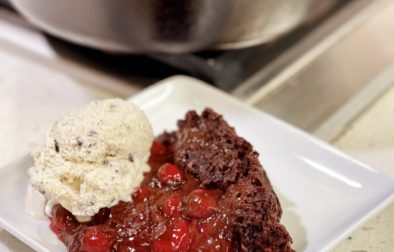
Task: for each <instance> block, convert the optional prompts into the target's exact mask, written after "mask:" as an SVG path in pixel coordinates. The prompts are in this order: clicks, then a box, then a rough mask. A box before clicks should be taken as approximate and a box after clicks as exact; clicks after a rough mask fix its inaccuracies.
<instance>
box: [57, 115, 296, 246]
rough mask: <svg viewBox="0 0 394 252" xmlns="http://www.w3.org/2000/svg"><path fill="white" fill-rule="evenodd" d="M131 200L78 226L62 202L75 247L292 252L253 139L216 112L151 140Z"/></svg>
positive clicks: (65, 230) (63, 230) (64, 235)
mask: <svg viewBox="0 0 394 252" xmlns="http://www.w3.org/2000/svg"><path fill="white" fill-rule="evenodd" d="M149 164H150V166H151V171H150V172H149V173H146V174H145V178H144V180H143V182H142V184H141V186H140V187H139V189H138V190H137V191H136V192H135V193H134V194H133V195H132V197H133V201H131V202H120V203H119V204H118V205H116V206H113V207H111V208H103V209H101V210H100V212H99V213H98V214H96V215H95V216H94V217H93V219H92V220H91V221H90V222H87V223H79V222H77V221H76V220H75V218H74V217H73V216H72V214H71V213H69V212H68V211H67V210H65V209H64V208H62V207H61V206H60V205H56V206H55V207H53V209H52V218H51V228H52V230H53V231H54V232H55V233H56V234H57V235H58V237H59V238H60V239H61V240H62V241H63V242H64V243H65V245H66V246H67V248H68V250H69V251H293V250H292V248H291V238H290V236H289V234H288V232H287V231H286V229H285V227H284V226H283V225H281V224H280V223H279V221H280V217H281V214H282V209H281V207H280V203H279V201H278V197H277V196H276V194H275V192H274V191H273V189H272V186H271V183H270V182H269V179H268V177H267V174H266V172H265V171H264V170H263V169H262V166H261V164H260V163H259V160H258V154H257V152H255V151H254V150H253V147H252V146H251V144H249V143H248V142H247V141H246V140H245V139H243V138H241V137H238V136H237V134H236V132H235V130H234V129H233V128H232V127H230V126H229V125H228V124H227V123H226V122H225V121H224V119H223V118H222V116H220V115H219V114H217V113H215V112H214V111H213V110H211V109H205V110H204V111H203V112H202V114H201V115H198V114H197V113H196V112H195V111H190V112H188V113H187V114H186V117H185V119H184V120H181V121H179V122H178V130H177V131H174V132H169V133H163V134H162V135H161V136H159V137H158V138H157V139H156V140H155V141H154V143H153V146H152V148H151V157H150V159H149Z"/></svg>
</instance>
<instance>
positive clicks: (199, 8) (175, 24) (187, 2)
mask: <svg viewBox="0 0 394 252" xmlns="http://www.w3.org/2000/svg"><path fill="white" fill-rule="evenodd" d="M336 1H337V0H325V1H320V0H11V2H12V3H13V5H14V6H15V7H16V8H17V9H18V10H19V11H20V12H21V13H22V14H23V15H25V16H26V17H27V18H28V19H29V20H30V21H31V22H32V23H34V24H35V25H36V26H38V27H40V28H41V29H43V30H45V31H46V32H48V33H50V34H52V35H55V36H58V37H60V38H63V39H66V40H69V41H72V42H75V43H78V44H82V45H86V46H91V47H95V48H98V49H102V50H106V51H112V52H165V53H184V52H191V51H196V50H201V49H207V48H225V49H229V48H239V47H246V46H251V45H255V44H259V43H263V42H266V41H269V40H272V39H274V38H276V37H277V36H279V35H281V34H283V33H285V32H287V31H289V30H291V29H292V28H294V27H296V26H297V25H299V24H301V23H302V22H304V21H306V20H308V19H310V18H313V16H316V15H318V14H320V13H321V12H324V11H325V10H327V9H328V8H329V7H330V6H332V5H333V3H335V2H336Z"/></svg>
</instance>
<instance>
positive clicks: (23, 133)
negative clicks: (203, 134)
mask: <svg viewBox="0 0 394 252" xmlns="http://www.w3.org/2000/svg"><path fill="white" fill-rule="evenodd" d="M115 3H116V4H115ZM393 44H394V2H392V1H389V0H375V1H369V0H353V1H352V0H348V1H340V0H327V1H324V3H323V1H318V0H300V1H285V0H281V1H272V0H271V1H269V0H264V1H263V0H256V1H241V0H233V1H225V0H223V1H219V0H218V1H208V0H207V1H203V0H201V1H181V0H161V1H159V0H156V1H154V0H152V1H126V0H122V1H121V0H119V1H116V2H115V1H103V0H102V1H98V0H86V1H77V0H69V1H49V0H0V140H1V144H0V152H1V153H2V159H1V160H0V166H2V165H4V164H6V163H8V162H11V161H12V160H14V159H15V158H17V157H19V156H22V155H23V154H25V153H27V152H29V151H30V150H31V149H32V148H33V146H34V145H35V144H36V142H37V139H38V138H39V137H40V136H42V134H43V132H44V131H45V129H46V128H47V127H48V125H49V124H50V123H51V122H52V121H54V120H55V119H57V118H58V117H59V116H60V115H62V114H65V113H67V112H69V111H71V110H73V109H75V108H77V107H80V106H81V105H82V104H85V103H86V102H87V101H90V100H94V99H100V98H106V97H123V98H126V97H129V96H130V95H133V94H136V93H138V92H139V91H141V90H142V89H144V88H146V87H148V86H150V85H152V84H153V83H155V82H157V81H159V80H162V79H164V78H166V77H170V76H173V75H179V74H181V75H189V76H192V77H195V78H198V79H201V80H203V81H206V82H208V83H210V84H211V85H213V86H215V87H217V88H220V89H222V90H224V91H225V92H227V93H229V94H230V95H232V96H234V97H236V98H238V99H240V100H242V101H244V102H245V103H248V104H250V105H252V106H254V107H256V108H258V109H260V110H263V111H265V112H267V113H270V114H272V115H274V116H276V117H279V118H281V119H283V120H284V121H286V122H288V123H290V124H293V125H295V126H296V127H299V128H301V129H303V130H305V131H307V132H309V133H311V134H313V135H315V136H317V137H319V138H321V139H323V140H324V141H327V142H330V143H332V144H334V145H336V146H337V147H339V148H341V149H343V150H344V151H346V152H347V153H348V154H350V155H352V156H354V157H355V158H357V159H358V160H361V161H363V162H365V163H367V164H370V165H372V166H373V167H375V168H376V169H378V170H380V171H382V172H383V173H385V174H387V175H388V176H394V168H393V167H392V164H393V163H394V85H393V83H394V46H393ZM393 224H394V205H393V204H391V205H390V206H388V207H387V208H386V209H385V210H384V211H383V212H382V213H381V214H379V215H378V216H377V217H375V218H374V219H373V220H371V221H370V222H368V223H367V224H365V225H364V226H362V227H361V228H360V229H359V230H358V231H356V232H355V233H354V234H351V236H350V237H349V238H348V239H347V240H346V241H344V242H342V243H341V244H340V245H339V246H338V247H337V248H335V249H334V251H390V250H391V249H392V248H394V239H393V238H392V237H391V236H392V234H393V233H394V229H393V228H394V225H393ZM1 244H3V245H1ZM2 246H3V247H4V249H3V247H2ZM0 248H1V251H30V249H28V248H27V247H26V246H24V245H23V244H22V243H21V242H19V241H17V240H16V239H14V238H13V237H12V236H11V235H9V234H8V233H6V232H5V231H3V230H1V231H0Z"/></svg>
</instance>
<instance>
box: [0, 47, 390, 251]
mask: <svg viewBox="0 0 394 252" xmlns="http://www.w3.org/2000/svg"><path fill="white" fill-rule="evenodd" d="M109 85H110V84H109ZM130 89H133V88H132V87H131V88H130ZM113 96H115V95H114V94H113V93H111V92H109V91H107V90H106V89H104V88H99V87H96V86H90V85H88V84H86V83H81V82H80V81H78V80H75V79H72V78H70V77H69V76H67V75H65V74H63V73H60V72H57V71H56V70H54V69H48V68H46V67H43V66H42V65H40V64H36V63H35V62H32V61H28V60H26V59H24V58H21V57H20V56H18V55H16V54H13V53H12V52H9V51H5V50H1V48H0V143H1V144H0V153H2V155H1V157H2V158H1V159H0V167H1V166H3V165H4V164H6V163H8V162H11V161H12V160H14V159H16V158H18V157H19V156H22V155H23V154H25V153H27V152H29V151H31V150H32V148H33V147H34V146H35V145H36V143H37V142H38V141H39V140H40V139H42V137H43V135H44V132H45V130H46V129H47V128H48V126H49V125H50V124H51V123H52V122H53V121H54V120H56V119H57V118H59V116H61V115H63V114H66V113H68V112H69V111H71V110H73V109H75V108H77V107H80V106H81V105H83V104H86V103H87V102H89V101H91V100H95V99H102V98H107V97H113ZM392 118H394V88H392V89H391V90H390V91H389V92H387V93H386V95H384V96H383V97H382V98H381V99H379V101H378V102H377V103H376V104H375V105H373V106H372V107H371V109H370V110H368V111H366V112H365V113H364V114H363V115H362V116H360V118H359V119H358V120H357V121H355V122H354V124H353V125H352V126H351V127H350V128H349V130H348V131H347V132H345V133H344V134H343V135H342V136H341V137H339V138H338V139H337V140H336V141H335V142H334V145H336V146H338V147H339V148H341V149H343V150H345V151H346V152H348V153H349V154H350V155H352V156H354V157H356V158H357V159H359V160H361V161H363V162H366V163H368V164H370V165H371V166H373V167H375V168H376V169H378V170H381V171H382V172H384V173H386V174H387V175H389V176H393V177H394V167H393V165H392V164H394V120H393V119H392ZM393 233H394V204H391V205H389V206H388V207H387V208H386V209H384V210H383V211H382V212H381V213H380V214H378V215H377V216H376V217H375V218H373V219H372V220H370V221H369V222H368V223H366V224H365V225H363V226H362V227H360V228H359V229H358V230H357V231H356V232H354V233H353V234H351V236H350V238H348V239H347V240H345V241H343V242H342V243H341V244H339V246H337V247H336V248H335V249H334V250H333V251H390V250H391V249H393V248H394V238H393V235H392V234H393ZM0 251H5V252H7V251H13V252H16V251H18V252H27V251H32V250H31V249H30V248H29V247H27V246H26V245H24V244H23V243H22V242H20V241H19V240H17V239H16V238H14V237H13V236H12V235H10V234H8V233H7V232H6V231H4V230H2V229H0Z"/></svg>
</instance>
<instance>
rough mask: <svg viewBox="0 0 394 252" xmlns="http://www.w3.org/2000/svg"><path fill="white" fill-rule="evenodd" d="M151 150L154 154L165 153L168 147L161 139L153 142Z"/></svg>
mask: <svg viewBox="0 0 394 252" xmlns="http://www.w3.org/2000/svg"><path fill="white" fill-rule="evenodd" d="M150 152H151V153H152V155H154V156H157V155H164V154H166V153H167V147H166V146H165V145H164V144H163V143H162V142H160V141H158V140H154V141H153V143H152V147H151V148H150Z"/></svg>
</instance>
